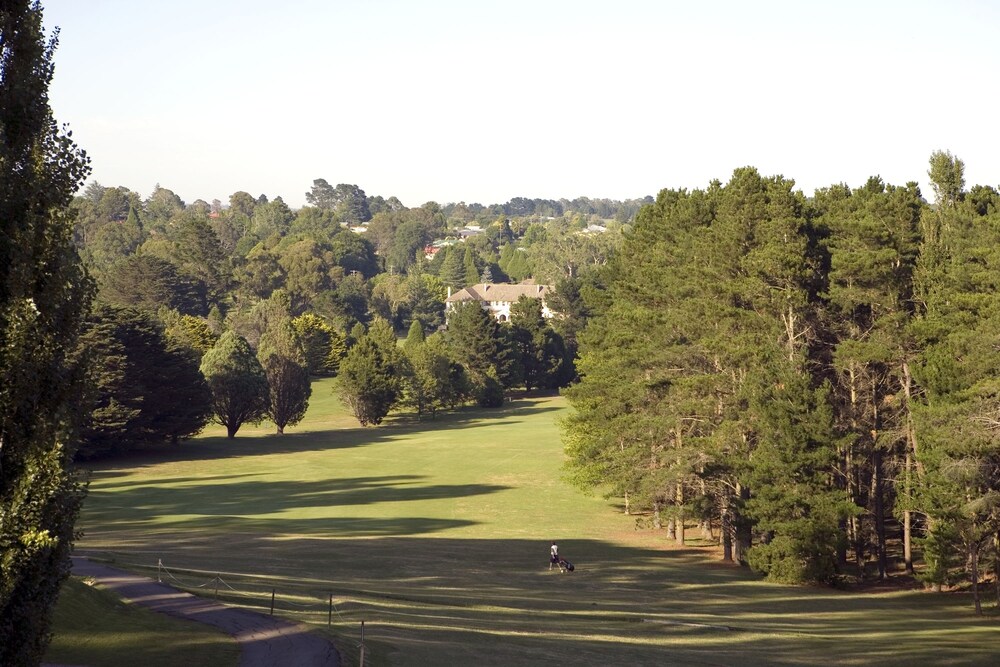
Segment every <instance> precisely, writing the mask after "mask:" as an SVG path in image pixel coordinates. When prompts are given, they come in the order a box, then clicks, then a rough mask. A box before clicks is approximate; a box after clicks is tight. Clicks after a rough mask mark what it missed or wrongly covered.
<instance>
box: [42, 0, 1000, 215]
mask: <svg viewBox="0 0 1000 667" xmlns="http://www.w3.org/2000/svg"><path fill="white" fill-rule="evenodd" d="M42 5H43V9H44V24H45V26H46V28H47V29H49V30H51V29H52V28H53V27H55V26H58V27H59V29H60V35H59V48H58V49H57V51H56V54H55V64H56V71H55V78H54V80H53V83H52V86H51V88H50V103H51V106H52V108H53V111H54V113H55V116H56V119H57V120H58V121H59V122H60V123H67V124H68V125H69V128H70V129H71V130H72V131H73V137H74V139H75V140H76V141H77V143H78V144H79V145H80V146H81V147H82V148H83V149H84V150H86V151H87V153H88V154H89V155H90V156H91V158H92V166H93V172H92V174H91V179H90V180H91V181H94V180H96V181H98V182H99V183H101V184H102V185H105V186H119V185H121V186H126V187H128V188H130V189H132V190H135V191H136V192H138V193H140V194H141V195H142V196H143V197H146V196H148V195H149V194H150V193H151V192H152V191H153V189H154V188H155V186H156V185H157V184H159V185H160V186H162V187H164V188H169V189H171V190H173V191H174V192H176V193H177V194H178V195H179V196H180V197H181V198H182V199H183V200H184V201H185V202H188V203H190V202H192V201H194V200H196V199H203V200H205V201H209V202H210V201H212V200H213V199H220V200H222V201H223V202H226V201H227V200H228V198H229V195H231V194H232V193H234V192H237V191H240V190H244V191H247V192H249V193H251V194H252V195H254V196H257V195H260V194H265V195H267V196H268V197H269V198H271V199H273V198H274V197H275V196H281V197H282V198H283V199H284V200H285V201H286V202H287V203H288V204H289V205H290V206H292V207H298V206H301V205H303V204H304V203H305V193H306V192H307V191H308V190H309V189H310V187H311V185H312V182H313V180H314V179H318V178H322V179H325V180H326V181H328V182H329V183H330V184H331V185H335V184H337V183H349V184H356V185H358V186H360V187H361V188H362V189H363V190H364V191H365V192H366V193H367V194H368V195H381V196H383V197H386V198H388V197H390V196H396V197H398V198H399V199H400V200H401V201H402V202H403V203H404V204H405V205H407V206H420V205H421V204H423V203H425V202H427V201H436V202H438V203H440V204H445V203H449V202H459V201H464V202H466V203H472V202H478V203H481V204H484V205H489V204H493V203H504V202H506V201H508V200H509V199H511V198H512V197H529V198H542V199H559V198H564V197H565V198H568V199H573V198H576V197H579V196H586V197H591V198H609V199H629V198H637V197H643V196H646V195H655V194H656V193H657V192H659V191H660V190H661V189H663V188H701V187H705V186H707V185H708V183H709V182H710V181H711V180H713V179H719V180H721V181H723V182H725V181H726V180H728V178H729V177H730V175H731V174H732V171H733V169H736V168H739V167H743V166H747V165H751V166H754V167H756V168H757V169H759V170H760V171H761V172H762V173H763V174H765V175H775V174H781V175H783V176H785V177H787V178H791V179H794V180H795V182H796V188H797V189H801V190H802V191H803V192H805V193H806V194H807V195H811V194H812V193H813V191H814V190H815V189H816V188H820V187H826V186H829V185H832V184H834V183H846V184H847V185H850V186H860V185H862V184H863V183H864V182H865V181H866V180H867V179H868V177H869V176H873V175H879V176H881V177H882V178H883V180H885V181H886V182H888V183H892V184H897V185H903V184H905V183H906V182H908V181H917V182H918V183H919V184H920V186H921V190H922V191H923V193H924V196H925V197H927V198H928V200H931V199H932V194H931V189H930V187H929V185H928V179H927V168H928V164H927V162H928V158H929V156H930V154H931V152H932V151H934V150H948V151H951V152H952V153H953V154H954V155H956V156H957V157H959V158H960V159H961V160H963V161H964V163H965V167H966V169H965V175H966V182H967V184H968V185H970V186H971V185H974V184H983V185H993V186H994V187H996V186H997V185H998V184H1000V150H998V145H997V142H996V139H990V137H995V136H996V135H995V132H996V123H997V118H998V116H997V102H998V101H1000V92H998V86H997V83H996V76H997V72H1000V48H997V38H996V35H997V31H998V30H1000V3H995V2H990V0H978V1H977V0H938V1H924V0H910V1H906V2H902V1H900V2H895V1H890V0H884V1H879V0H864V1H855V0H839V1H833V0H824V1H810V0H797V1H791V0H789V1H785V2H779V1H772V0H757V1H753V0H733V1H723V0H718V1H711V0H702V1H696V0H689V1H688V2H678V1H673V0H660V1H656V0H649V1H645V0H614V1H613V2H612V1H611V0H603V1H599V2H594V1H590V0H526V1H525V0H503V1H496V0H455V1H451V0H421V1H419V2H418V1H417V0H410V1H403V0H397V1H394V0H282V1H281V2H274V1H273V0H199V1H194V0H171V1H170V2H141V3H140V2H135V1H134V0H48V1H46V0H42Z"/></svg>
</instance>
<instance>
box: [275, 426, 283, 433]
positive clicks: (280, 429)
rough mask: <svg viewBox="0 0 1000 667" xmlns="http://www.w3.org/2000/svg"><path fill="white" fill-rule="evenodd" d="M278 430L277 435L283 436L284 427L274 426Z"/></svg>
mask: <svg viewBox="0 0 1000 667" xmlns="http://www.w3.org/2000/svg"><path fill="white" fill-rule="evenodd" d="M275 426H276V427H277V429H278V435H285V427H284V426H282V425H281V424H275Z"/></svg>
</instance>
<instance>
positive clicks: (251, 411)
mask: <svg viewBox="0 0 1000 667" xmlns="http://www.w3.org/2000/svg"><path fill="white" fill-rule="evenodd" d="M201 372H202V375H204V376H205V379H206V380H207V381H208V386H209V387H210V388H211V390H212V412H213V414H214V418H215V420H216V421H217V422H218V423H219V424H221V425H222V426H225V427H226V437H227V438H234V437H235V436H236V432H237V431H238V430H239V429H240V426H242V425H243V424H246V423H250V424H259V423H260V422H261V421H262V420H263V419H264V417H265V416H267V410H268V385H267V375H266V374H265V373H264V369H263V368H262V367H261V365H260V362H259V361H258V360H257V357H256V356H254V353H253V350H251V349H250V345H249V344H248V343H247V341H246V339H245V338H243V337H242V336H240V335H238V334H236V333H235V332H232V331H227V332H226V333H224V334H222V337H221V338H219V342H217V343H216V344H215V346H214V347H213V348H212V349H211V350H209V351H208V352H206V353H205V356H204V358H202V360H201Z"/></svg>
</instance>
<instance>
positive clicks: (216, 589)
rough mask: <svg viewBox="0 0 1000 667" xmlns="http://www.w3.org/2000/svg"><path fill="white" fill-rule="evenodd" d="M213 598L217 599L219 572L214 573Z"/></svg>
mask: <svg viewBox="0 0 1000 667" xmlns="http://www.w3.org/2000/svg"><path fill="white" fill-rule="evenodd" d="M215 599H216V600H218V599H219V573H218V572H216V573H215Z"/></svg>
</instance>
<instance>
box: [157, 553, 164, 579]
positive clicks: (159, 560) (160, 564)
mask: <svg viewBox="0 0 1000 667" xmlns="http://www.w3.org/2000/svg"><path fill="white" fill-rule="evenodd" d="M161 569H163V559H162V558H157V559H156V582H157V583H160V584H162V583H163V580H162V579H160V570H161Z"/></svg>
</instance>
